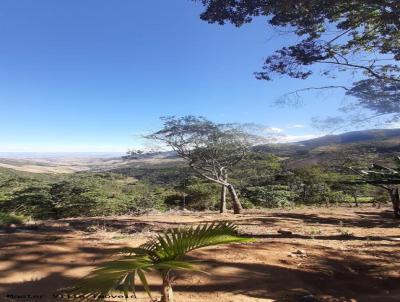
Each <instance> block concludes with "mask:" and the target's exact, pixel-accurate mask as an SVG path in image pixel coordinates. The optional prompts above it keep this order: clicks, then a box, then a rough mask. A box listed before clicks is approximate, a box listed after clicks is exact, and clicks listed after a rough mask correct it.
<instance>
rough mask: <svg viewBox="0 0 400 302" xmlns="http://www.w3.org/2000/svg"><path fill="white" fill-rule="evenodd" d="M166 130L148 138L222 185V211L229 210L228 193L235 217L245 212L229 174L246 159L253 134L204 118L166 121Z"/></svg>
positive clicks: (232, 125)
mask: <svg viewBox="0 0 400 302" xmlns="http://www.w3.org/2000/svg"><path fill="white" fill-rule="evenodd" d="M163 121H164V127H163V128H162V129H161V130H159V131H157V132H155V133H153V134H150V135H148V136H147V138H149V139H153V140H157V141H161V142H163V143H165V144H166V145H167V146H169V147H170V148H172V149H173V150H174V151H175V152H176V153H177V155H178V156H179V157H181V158H183V159H184V160H186V161H187V163H188V164H189V166H190V167H191V168H192V169H193V170H194V171H196V172H197V173H198V174H199V175H201V176H202V177H204V178H205V179H208V180H210V181H212V182H214V183H217V184H219V185H221V188H222V190H221V205H220V209H221V212H224V211H225V209H226V204H225V191H226V190H228V191H229V193H230V195H231V199H232V207H233V211H234V213H235V214H238V213H240V212H241V210H242V206H241V203H240V201H239V198H238V195H237V193H236V190H235V188H234V186H233V185H232V184H231V183H230V182H229V179H228V173H229V171H230V169H231V168H232V167H234V166H235V165H236V164H238V163H239V162H240V161H241V160H243V159H244V157H245V156H246V154H247V152H248V150H249V148H250V147H251V143H250V141H251V137H252V136H251V135H250V134H249V133H247V132H246V131H244V130H243V129H242V128H241V127H239V126H238V125H236V124H216V123H213V122H211V121H209V120H207V119H205V118H203V117H195V116H185V117H181V118H176V117H166V118H163Z"/></svg>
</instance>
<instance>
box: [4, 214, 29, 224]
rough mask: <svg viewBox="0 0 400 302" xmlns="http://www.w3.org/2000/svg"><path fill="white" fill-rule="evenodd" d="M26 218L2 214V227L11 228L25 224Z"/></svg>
mask: <svg viewBox="0 0 400 302" xmlns="http://www.w3.org/2000/svg"><path fill="white" fill-rule="evenodd" d="M25 220H26V218H25V217H23V216H20V215H15V214H8V213H0V227H6V226H10V225H11V224H23V223H24V222H25Z"/></svg>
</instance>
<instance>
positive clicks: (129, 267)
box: [76, 222, 252, 300]
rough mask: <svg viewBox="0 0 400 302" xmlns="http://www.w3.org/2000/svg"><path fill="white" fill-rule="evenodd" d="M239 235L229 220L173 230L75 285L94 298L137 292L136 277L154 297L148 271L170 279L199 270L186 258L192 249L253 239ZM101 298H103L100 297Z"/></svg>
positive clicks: (97, 270) (128, 252) (129, 251)
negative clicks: (181, 272) (175, 273)
mask: <svg viewBox="0 0 400 302" xmlns="http://www.w3.org/2000/svg"><path fill="white" fill-rule="evenodd" d="M250 241H252V239H249V238H242V237H239V236H238V235H237V234H236V226H235V225H233V224H231V223H228V222H220V223H211V224H204V225H199V226H197V227H196V228H193V227H190V228H187V229H170V230H167V231H166V232H165V233H164V234H161V235H158V236H157V237H156V238H155V239H153V240H151V241H149V242H147V243H145V244H143V245H141V246H140V247H139V248H134V249H128V250H124V251H122V252H123V253H124V254H125V256H124V257H123V258H121V259H119V260H116V261H113V262H109V263H107V264H105V265H102V266H101V267H99V268H98V269H96V270H95V271H94V272H93V273H92V274H91V275H89V276H88V277H87V278H86V279H85V280H84V281H83V282H82V283H81V284H79V285H78V286H77V288H76V292H77V293H79V294H82V295H86V296H87V297H88V296H91V297H93V295H94V296H96V297H98V296H100V297H101V296H105V295H106V294H107V293H109V292H110V291H113V290H115V289H122V291H123V292H124V295H125V297H128V292H129V291H132V292H133V293H134V294H135V283H136V276H138V277H139V279H140V280H141V282H142V284H143V287H144V289H145V291H146V292H147V293H148V295H149V296H150V298H152V297H151V292H150V288H149V286H148V282H147V278H146V273H147V272H149V271H151V270H155V271H156V272H158V273H159V274H160V275H161V277H162V278H163V280H166V279H168V281H169V280H170V279H171V276H170V274H171V271H173V270H187V271H198V270H199V269H198V268H197V267H196V265H195V263H194V262H193V261H189V260H183V257H184V256H185V255H186V254H187V253H188V252H190V251H192V250H195V249H199V248H202V247H207V246H213V245H220V244H227V243H235V242H250ZM100 300H102V299H100Z"/></svg>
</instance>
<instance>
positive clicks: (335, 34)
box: [193, 0, 400, 122]
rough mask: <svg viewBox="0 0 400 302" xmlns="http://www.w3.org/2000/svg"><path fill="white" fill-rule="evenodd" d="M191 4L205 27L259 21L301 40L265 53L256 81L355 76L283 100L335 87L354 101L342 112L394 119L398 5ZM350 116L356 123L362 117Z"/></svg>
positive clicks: (237, 0)
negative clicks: (363, 111) (364, 111)
mask: <svg viewBox="0 0 400 302" xmlns="http://www.w3.org/2000/svg"><path fill="white" fill-rule="evenodd" d="M193 1H198V2H201V3H202V4H203V5H204V7H205V11H204V12H203V13H202V14H201V19H203V20H205V21H208V22H209V23H218V24H220V25H223V24H225V23H227V22H230V23H232V24H234V25H235V26H237V27H240V26H242V25H244V24H246V23H250V22H252V21H253V19H254V18H258V17H264V18H265V19H266V25H267V24H268V25H269V26H272V27H276V28H283V29H285V33H287V32H290V33H292V34H294V35H297V36H299V37H300V38H301V40H300V41H299V42H296V43H294V44H292V45H288V46H285V47H283V48H281V49H277V50H276V51H275V52H274V53H271V54H268V56H267V58H266V59H265V62H264V66H263V67H262V70H261V71H260V72H257V73H256V77H257V78H258V79H261V80H271V79H272V78H273V76H274V75H286V76H289V77H292V78H296V79H307V78H308V77H309V76H311V75H312V74H313V73H319V74H322V75H325V76H329V77H333V76H334V73H335V72H338V71H339V72H341V71H347V72H351V73H352V74H353V76H354V75H355V76H356V78H357V80H356V81H353V83H351V84H349V85H341V84H338V83H337V82H335V80H334V79H332V85H328V86H324V87H307V88H305V89H301V90H298V91H295V92H293V93H288V94H287V95H286V96H287V97H289V98H290V97H295V99H297V98H298V96H299V92H301V91H305V90H310V89H322V88H323V89H326V88H340V89H344V90H345V91H346V94H347V95H349V96H353V97H355V98H354V100H355V101H353V102H351V103H350V104H348V106H346V108H344V109H346V110H348V109H360V108H363V109H367V110H369V111H370V112H371V115H368V116H367V118H372V117H380V116H385V117H386V118H385V120H391V121H393V120H399V119H400V93H399V92H400V64H399V62H400V1H398V0H351V1H350V0H336V1H332V0H193ZM282 33H283V31H282ZM316 66H319V67H321V68H316ZM285 99H286V100H287V98H285ZM353 112H354V111H353ZM353 116H355V117H356V120H358V121H362V120H363V119H364V118H365V117H362V116H360V115H353ZM327 121H330V122H332V121H335V122H338V121H340V119H328V120H327Z"/></svg>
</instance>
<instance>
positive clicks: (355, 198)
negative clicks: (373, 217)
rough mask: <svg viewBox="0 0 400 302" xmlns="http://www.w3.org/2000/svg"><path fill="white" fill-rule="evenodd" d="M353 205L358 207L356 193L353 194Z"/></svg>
mask: <svg viewBox="0 0 400 302" xmlns="http://www.w3.org/2000/svg"><path fill="white" fill-rule="evenodd" d="M353 198H354V203H355V206H356V207H358V197H357V195H353Z"/></svg>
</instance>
